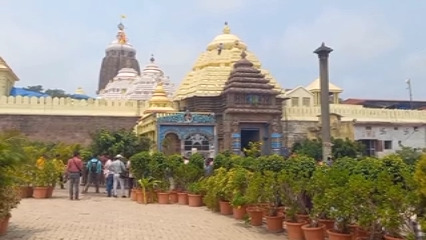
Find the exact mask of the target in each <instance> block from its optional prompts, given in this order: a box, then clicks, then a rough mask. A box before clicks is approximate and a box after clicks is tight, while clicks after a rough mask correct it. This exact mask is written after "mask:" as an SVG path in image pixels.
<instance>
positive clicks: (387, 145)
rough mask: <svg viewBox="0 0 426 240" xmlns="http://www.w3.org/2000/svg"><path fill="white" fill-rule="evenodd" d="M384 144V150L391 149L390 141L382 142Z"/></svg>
mask: <svg viewBox="0 0 426 240" xmlns="http://www.w3.org/2000/svg"><path fill="white" fill-rule="evenodd" d="M384 142H385V144H384V145H385V150H391V149H392V141H384Z"/></svg>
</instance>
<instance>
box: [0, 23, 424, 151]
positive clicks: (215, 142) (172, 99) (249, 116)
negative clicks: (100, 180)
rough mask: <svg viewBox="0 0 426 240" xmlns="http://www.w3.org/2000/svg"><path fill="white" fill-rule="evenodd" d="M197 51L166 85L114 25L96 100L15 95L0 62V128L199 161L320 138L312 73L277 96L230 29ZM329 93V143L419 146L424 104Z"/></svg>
mask: <svg viewBox="0 0 426 240" xmlns="http://www.w3.org/2000/svg"><path fill="white" fill-rule="evenodd" d="M100 44H103V43H100ZM307 51H310V49H307ZM200 52H201V53H200V55H199V57H198V58H197V59H195V60H194V64H193V66H192V67H190V68H188V69H187V74H186V75H185V76H184V78H183V79H172V80H171V79H170V78H169V77H168V76H167V75H166V74H165V73H167V69H162V68H161V64H158V63H157V61H158V62H160V63H161V57H158V56H155V55H153V54H152V53H143V54H139V55H143V56H147V57H146V58H145V60H143V61H142V62H143V63H144V64H143V66H142V68H140V65H139V61H138V60H137V58H136V49H135V48H134V47H133V46H132V45H131V44H130V42H129V39H128V36H127V34H126V29H125V25H124V24H123V23H120V24H119V25H118V32H117V35H116V37H115V39H114V40H113V41H112V42H111V43H110V44H109V45H108V46H107V48H106V50H105V57H104V58H103V60H102V62H101V66H100V74H99V80H98V89H97V93H96V94H97V96H96V97H94V98H87V99H83V100H79V99H78V98H59V99H58V98H51V97H48V96H43V95H31V96H28V95H24V94H20V93H19V91H18V89H17V88H15V87H14V85H15V83H16V82H17V81H18V80H19V79H18V77H17V75H16V74H15V73H14V72H13V71H12V69H11V67H10V66H8V65H7V64H6V62H5V61H4V60H3V59H2V58H1V57H0V114H1V115H2V116H3V117H2V118H1V120H0V129H10V128H16V129H19V130H21V131H23V132H24V133H26V134H27V135H28V136H29V137H32V138H35V139H43V138H46V136H47V137H49V138H50V139H53V140H57V141H65V142H67V141H68V142H69V141H73V140H74V141H77V142H80V143H87V139H86V138H87V136H88V135H89V134H90V132H92V131H94V130H96V129H101V128H109V129H118V128H127V129H133V131H135V132H136V133H137V134H139V135H143V136H146V137H148V138H150V139H151V140H152V142H153V143H154V144H153V147H152V150H153V151H162V152H164V153H166V154H182V155H185V156H189V155H191V154H192V153H194V152H199V153H202V154H204V155H205V156H206V157H208V156H210V157H214V156H215V155H216V154H217V153H218V152H222V151H225V150H229V151H232V152H234V153H237V154H242V153H243V149H244V148H247V147H248V146H249V143H250V142H260V143H261V146H262V149H261V150H262V153H263V154H284V153H285V152H286V150H287V149H289V148H290V147H291V146H292V145H293V144H294V143H295V142H298V141H301V140H303V139H306V138H308V139H315V138H319V137H320V132H321V124H320V115H321V111H320V103H321V97H320V95H321V94H320V92H321V86H320V80H319V78H317V76H313V77H312V79H313V81H312V83H311V84H309V85H308V86H297V87H294V88H291V89H285V88H284V87H287V86H281V85H280V84H286V83H285V82H281V81H279V80H277V79H275V78H274V77H273V74H272V73H270V72H269V71H268V70H267V69H265V68H264V67H263V66H262V64H261V62H260V60H259V59H258V58H257V57H256V55H255V53H253V52H252V51H250V48H249V43H246V42H244V41H243V39H240V38H239V37H238V36H237V35H236V34H234V33H233V32H232V31H231V27H230V25H229V24H228V23H225V25H224V26H223V29H222V31H220V28H218V35H217V36H212V41H211V42H210V43H206V48H205V49H200ZM0 55H1V53H0ZM313 57H314V56H313ZM182 67H183V68H186V67H185V66H182ZM331 69H332V66H331ZM96 71H97V70H96ZM93 81H96V80H95V79H94V80H93ZM173 81H175V82H176V84H175V83H174V82H173ZM328 92H329V99H328V100H329V103H330V127H331V135H332V137H334V138H348V139H350V140H356V141H361V142H362V143H364V144H365V146H366V151H367V154H368V155H376V156H381V155H385V154H388V153H393V152H395V151H396V150H399V149H401V147H402V146H411V147H415V148H425V147H426V124H425V123H426V111H424V110H423V109H425V107H426V103H425V102H412V103H410V105H411V106H414V108H412V109H407V108H406V107H404V106H406V105H407V103H406V101H386V100H380V101H379V100H368V99H347V100H342V99H341V93H342V92H343V89H341V88H339V87H338V86H336V85H335V84H333V83H329V89H328ZM75 94H76V96H79V95H85V93H84V91H83V90H82V89H77V91H76V93H75ZM28 121H33V124H31V125H28V124H24V123H23V122H28ZM47 127H49V129H52V130H51V131H45V129H46V128H47ZM64 129H66V130H67V131H66V134H65V130H64ZM70 134H71V135H72V137H70ZM65 137H66V138H65ZM70 139H72V140H70Z"/></svg>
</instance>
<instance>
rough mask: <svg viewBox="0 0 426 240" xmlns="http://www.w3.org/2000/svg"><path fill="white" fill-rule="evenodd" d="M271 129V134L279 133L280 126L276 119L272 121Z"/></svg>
mask: <svg viewBox="0 0 426 240" xmlns="http://www.w3.org/2000/svg"><path fill="white" fill-rule="evenodd" d="M271 129H272V132H273V133H278V132H280V130H281V126H280V123H279V120H277V119H274V120H272V123H271Z"/></svg>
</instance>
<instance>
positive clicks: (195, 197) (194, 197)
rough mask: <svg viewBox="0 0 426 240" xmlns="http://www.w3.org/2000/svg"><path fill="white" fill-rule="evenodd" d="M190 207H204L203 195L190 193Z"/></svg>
mask: <svg viewBox="0 0 426 240" xmlns="http://www.w3.org/2000/svg"><path fill="white" fill-rule="evenodd" d="M188 205H189V206H190V207H201V206H202V205H203V202H202V198H201V195H200V194H189V193H188Z"/></svg>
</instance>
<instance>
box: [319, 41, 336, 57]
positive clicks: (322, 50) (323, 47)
mask: <svg viewBox="0 0 426 240" xmlns="http://www.w3.org/2000/svg"><path fill="white" fill-rule="evenodd" d="M332 51H333V49H331V48H329V47H327V46H326V45H325V44H324V42H323V43H322V44H321V46H320V47H319V48H317V49H316V50H315V51H314V53H316V54H318V57H319V58H323V57H328V55H329V54H330V53H331V52H332Z"/></svg>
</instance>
